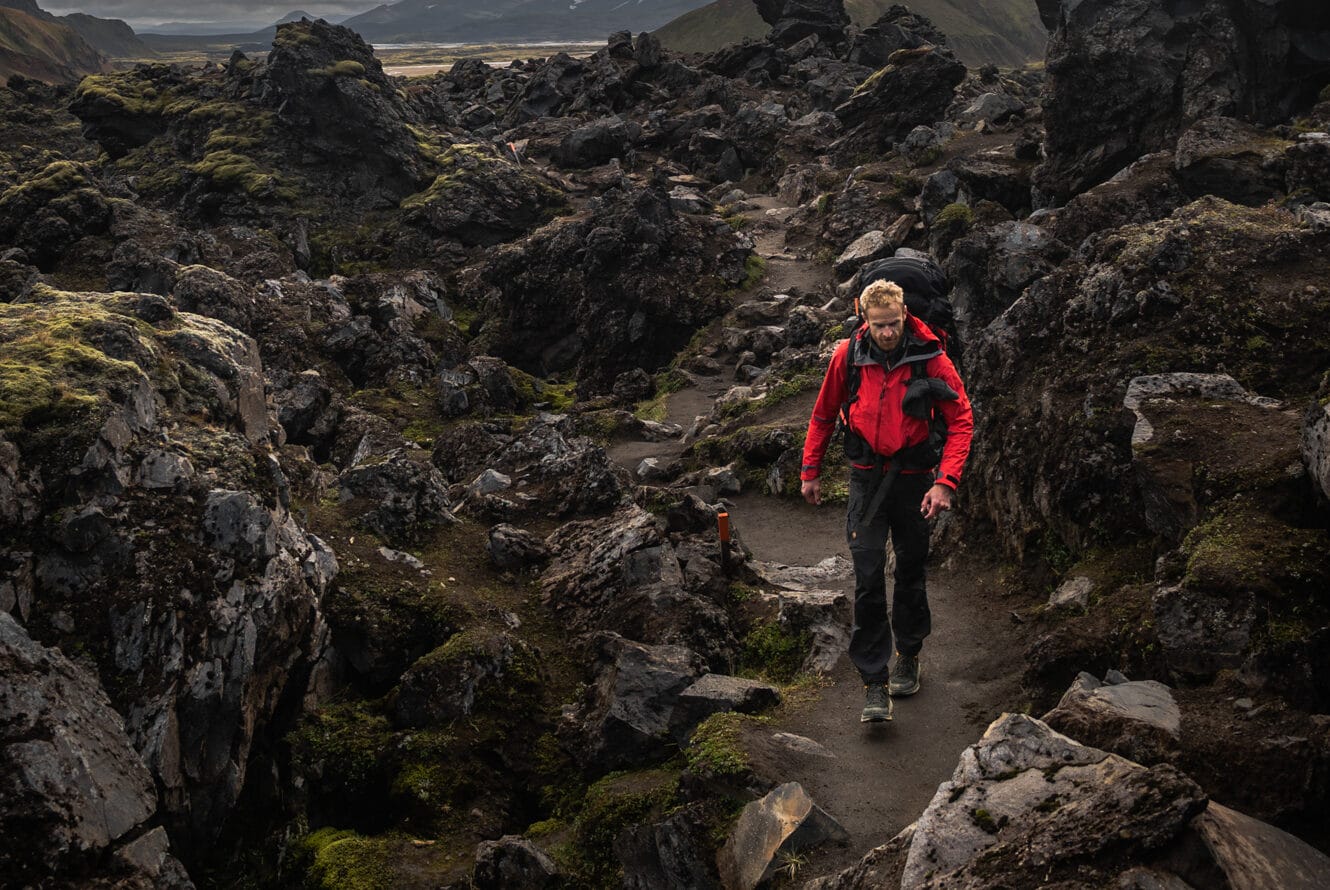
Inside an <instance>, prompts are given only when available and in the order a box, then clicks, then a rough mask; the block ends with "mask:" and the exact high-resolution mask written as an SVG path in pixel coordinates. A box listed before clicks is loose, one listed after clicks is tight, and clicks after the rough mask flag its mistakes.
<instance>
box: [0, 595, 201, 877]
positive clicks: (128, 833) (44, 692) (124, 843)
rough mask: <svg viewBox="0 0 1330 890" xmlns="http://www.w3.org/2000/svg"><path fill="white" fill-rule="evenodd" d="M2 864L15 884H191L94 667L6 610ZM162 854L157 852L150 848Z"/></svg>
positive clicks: (0, 738) (1, 697)
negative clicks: (156, 819) (36, 635)
mask: <svg viewBox="0 0 1330 890" xmlns="http://www.w3.org/2000/svg"><path fill="white" fill-rule="evenodd" d="M0 668H2V670H0V762H2V763H3V764H4V769H3V770H2V771H0V776H2V777H3V778H0V829H2V830H3V831H4V835H5V840H6V843H5V844H4V845H3V849H0V868H3V869H4V872H5V874H6V875H8V878H6V880H7V881H12V882H14V883H15V884H16V885H23V886H70V887H73V886H91V885H92V884H93V883H98V885H100V882H102V881H107V882H110V881H115V880H120V881H124V882H125V883H124V884H118V885H117V886H144V887H148V886H151V887H164V888H165V887H169V888H186V887H189V888H192V887H193V886H194V885H193V884H192V883H191V882H190V880H189V878H188V876H187V875H186V874H185V871H184V869H183V868H182V867H181V866H180V863H179V862H178V861H176V859H175V857H174V856H173V855H172V854H171V853H170V851H169V846H170V845H169V842H168V841H167V840H166V837H165V833H164V832H163V831H162V830H161V829H160V828H152V827H151V825H150V820H151V819H152V817H153V816H154V814H155V812H156V810H157V789H156V788H155V787H154V786H153V780H152V775H151V774H150V773H149V772H148V769H147V767H145V766H144V765H143V760H142V759H141V758H140V757H139V754H138V752H137V751H135V750H134V748H133V746H132V745H131V744H130V740H129V737H128V736H127V735H126V734H125V726H124V720H123V719H122V718H121V716H120V715H119V714H117V713H116V712H115V711H114V710H113V709H112V707H111V702H110V701H109V700H108V699H107V697H106V693H105V691H103V689H102V688H101V685H100V684H99V683H98V682H97V680H96V678H95V677H93V676H91V675H90V674H89V673H88V671H87V670H85V669H84V668H82V667H80V666H78V665H76V664H75V663H74V662H72V661H70V660H69V659H67V658H66V657H65V656H64V655H63V654H62V653H61V652H60V650H58V649H48V648H47V647H45V646H43V645H41V644H40V643H37V642H34V641H33V640H32V639H31V638H30V637H29V636H28V634H27V632H26V631H25V630H24V629H23V627H22V626H21V625H19V624H18V622H16V621H15V620H14V619H13V618H12V617H11V616H10V615H8V614H6V613H4V612H0ZM154 847H155V848H156V850H155V852H156V854H157V855H155V856H153V855H150V853H151V852H152V850H153V848H154Z"/></svg>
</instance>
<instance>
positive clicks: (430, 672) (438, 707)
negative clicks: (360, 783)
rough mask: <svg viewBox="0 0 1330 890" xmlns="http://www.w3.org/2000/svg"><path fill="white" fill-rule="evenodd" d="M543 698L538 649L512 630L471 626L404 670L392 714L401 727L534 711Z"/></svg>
mask: <svg viewBox="0 0 1330 890" xmlns="http://www.w3.org/2000/svg"><path fill="white" fill-rule="evenodd" d="M539 697H540V665H539V655H538V653H537V652H536V651H535V650H533V649H532V648H531V647H530V646H528V645H527V644H526V643H524V642H523V641H522V640H521V639H519V638H518V637H516V636H513V635H512V634H510V633H505V632H503V631H499V632H493V631H487V630H485V629H482V628H470V629H468V630H465V631H463V632H462V633H459V634H456V635H455V636H453V637H452V638H451V639H450V640H448V642H447V643H444V644H443V645H442V646H440V647H439V648H437V649H435V650H434V651H433V652H431V653H429V654H428V655H426V656H424V657H423V658H420V659H419V660H417V661H416V663H415V664H414V665H412V666H411V668H410V670H408V671H407V672H406V674H405V675H403V677H402V683H401V688H400V689H399V691H398V693H397V701H396V704H395V707H394V714H395V717H396V719H397V721H398V723H399V724H400V725H402V726H415V727H422V726H428V725H431V724H438V723H447V722H449V721H452V720H456V719H459V718H462V717H469V716H470V715H471V714H473V713H477V712H491V713H494V712H500V713H503V712H506V713H522V712H523V711H530V710H532V709H534V708H537V707H538V701H539Z"/></svg>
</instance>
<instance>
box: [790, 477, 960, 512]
mask: <svg viewBox="0 0 1330 890" xmlns="http://www.w3.org/2000/svg"><path fill="white" fill-rule="evenodd" d="M807 484H808V483H807V482H805V483H804V485H807ZM804 497H808V495H807V494H805V495H804ZM950 509H951V489H950V488H948V487H947V486H945V485H943V484H942V483H941V482H936V483H934V484H933V487H932V488H930V489H928V491H927V492H926V493H925V494H924V500H923V503H921V504H920V505H919V512H920V513H922V514H924V518H925V519H932V518H933V517H934V516H936V515H937V514H939V513H941V512H942V511H943V510H950Z"/></svg>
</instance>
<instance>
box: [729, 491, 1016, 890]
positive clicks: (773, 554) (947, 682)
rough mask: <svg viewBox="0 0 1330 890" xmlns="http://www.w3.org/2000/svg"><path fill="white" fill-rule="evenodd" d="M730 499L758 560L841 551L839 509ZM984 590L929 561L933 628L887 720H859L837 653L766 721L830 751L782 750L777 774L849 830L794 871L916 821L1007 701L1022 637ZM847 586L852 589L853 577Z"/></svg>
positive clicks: (836, 858) (860, 850) (1012, 698)
mask: <svg viewBox="0 0 1330 890" xmlns="http://www.w3.org/2000/svg"><path fill="white" fill-rule="evenodd" d="M733 503H734V506H733V509H731V510H730V516H731V520H732V522H733V523H734V527H735V529H736V530H737V531H738V533H739V534H740V535H741V536H742V538H743V542H744V544H745V545H747V546H748V548H749V549H750V550H751V551H752V552H753V556H754V557H755V558H757V559H762V560H774V561H779V562H783V563H786V564H788V565H813V564H815V563H817V562H819V561H820V560H822V559H825V558H826V557H828V556H831V555H835V554H840V555H843V556H847V557H848V555H849V554H848V550H847V548H846V546H845V512H844V507H843V506H840V505H828V506H822V507H812V506H809V505H807V504H804V503H802V502H793V501H789V500H783V499H778V498H772V497H768V496H766V495H761V494H745V495H741V496H739V497H737V498H734V499H733ZM988 587H989V585H988V584H987V583H985V582H982V581H976V579H974V578H972V577H967V574H966V573H965V572H964V571H963V570H960V569H952V570H950V571H940V570H937V569H935V568H930V571H929V581H928V591H929V594H928V598H929V604H930V606H931V608H932V612H933V633H932V635H931V636H929V638H928V641H927V642H926V643H925V644H924V651H923V655H922V659H921V663H922V664H923V674H922V676H921V679H922V688H921V689H920V691H919V692H918V694H916V695H914V696H911V697H909V698H905V699H898V700H896V702H895V718H894V719H893V720H892V721H891V722H890V723H879V724H863V723H860V722H859V710H860V708H862V707H863V686H862V685H861V683H860V681H859V677H858V675H857V673H856V672H855V670H854V668H853V666H852V665H851V664H850V661H849V659H848V658H845V657H842V658H841V659H840V661H839V662H837V664H836V668H835V670H834V671H833V672H832V673H831V675H830V676H829V677H828V678H827V681H828V683H827V685H826V686H825V687H823V688H822V689H821V690H820V691H819V692H818V694H817V695H816V696H815V697H814V698H812V699H811V700H810V701H807V702H803V703H798V704H795V705H793V706H791V707H787V708H786V709H784V710H783V712H782V714H781V717H780V719H779V720H778V721H777V725H776V726H775V727H774V728H775V729H778V730H781V731H784V732H790V733H794V734H796V735H801V736H806V737H808V738H810V739H813V740H814V741H816V742H817V743H818V744H820V745H822V746H823V747H824V748H827V749H828V750H830V751H831V753H833V754H834V755H836V756H835V758H834V759H828V758H819V757H800V758H797V759H792V760H791V761H790V762H789V764H788V769H787V771H786V772H785V774H784V775H783V776H782V779H783V780H785V781H793V782H799V783H800V784H801V785H803V786H804V788H805V790H807V791H808V793H809V795H811V796H812V798H813V800H815V801H816V802H817V803H818V805H819V806H821V807H822V808H823V809H824V810H826V811H827V812H828V813H830V814H831V815H832V816H834V817H835V818H836V820H837V821H838V822H840V823H841V825H843V826H844V827H845V830H846V831H847V832H849V835H850V842H849V843H848V844H847V845H846V846H845V847H843V848H836V847H826V848H823V849H820V850H816V851H812V852H810V854H809V857H808V859H809V861H808V863H807V864H806V865H805V866H803V868H802V869H801V874H802V875H803V876H805V877H810V878H811V877H815V876H817V875H822V874H828V873H831V872H833V871H837V870H839V869H841V868H844V867H845V866H847V865H850V864H852V863H853V862H856V861H858V860H859V859H860V858H861V857H862V856H863V855H864V854H865V853H867V852H868V851H869V850H871V849H872V848H873V847H876V846H878V845H880V844H882V843H885V842H886V841H887V840H888V839H889V838H891V837H892V836H893V835H895V834H896V833H897V832H899V831H900V830H901V829H902V828H904V827H905V826H907V825H909V824H910V823H911V822H913V821H914V820H915V819H916V818H918V817H919V815H920V814H921V813H922V812H923V810H924V807H926V806H927V805H928V802H929V800H931V799H932V797H933V793H934V792H935V791H936V790H937V786H938V785H939V784H940V783H941V782H944V781H946V780H947V779H948V778H950V776H951V773H952V770H954V769H955V767H956V761H957V758H958V757H959V755H960V753H961V751H962V750H963V749H964V748H965V747H966V746H967V745H971V744H973V743H974V742H975V741H977V740H978V738H979V736H980V734H981V733H982V732H983V728H984V727H985V726H986V725H988V723H989V722H991V721H992V720H993V719H994V718H995V717H997V716H998V715H999V714H1000V713H1002V712H1003V711H1004V710H1010V709H1011V708H1012V707H1014V706H1015V704H1016V703H1017V701H1018V699H1019V693H1020V689H1019V678H1020V670H1021V648H1022V644H1021V642H1020V641H1019V639H1018V638H1017V636H1016V634H1015V631H1014V629H1013V628H1012V625H1011V623H1010V620H1009V618H1008V615H1007V608H1006V607H1005V606H1004V605H1003V604H1002V602H1001V601H1000V599H999V598H998V597H997V595H996V593H995V592H993V591H992V590H991V589H988ZM846 593H847V594H848V595H850V596H851V597H852V596H853V589H852V585H849V584H847V585H846Z"/></svg>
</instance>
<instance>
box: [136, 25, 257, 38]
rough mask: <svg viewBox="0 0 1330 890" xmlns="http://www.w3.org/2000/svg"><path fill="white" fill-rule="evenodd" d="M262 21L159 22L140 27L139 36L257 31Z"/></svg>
mask: <svg viewBox="0 0 1330 890" xmlns="http://www.w3.org/2000/svg"><path fill="white" fill-rule="evenodd" d="M263 27H264V24H263V22H161V23H160V24H156V25H151V26H148V27H144V28H140V29H139V30H138V32H137V33H138V35H139V37H157V36H162V37H182V36H188V37H205V36H210V35H213V34H236V33H246V34H247V33H249V32H250V31H258V30H261V29H262V28H263Z"/></svg>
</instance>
